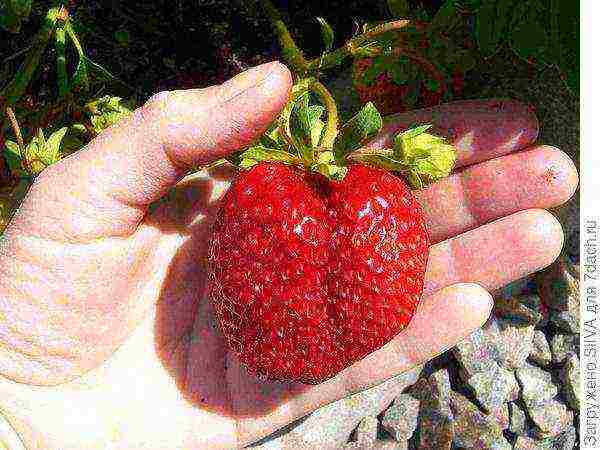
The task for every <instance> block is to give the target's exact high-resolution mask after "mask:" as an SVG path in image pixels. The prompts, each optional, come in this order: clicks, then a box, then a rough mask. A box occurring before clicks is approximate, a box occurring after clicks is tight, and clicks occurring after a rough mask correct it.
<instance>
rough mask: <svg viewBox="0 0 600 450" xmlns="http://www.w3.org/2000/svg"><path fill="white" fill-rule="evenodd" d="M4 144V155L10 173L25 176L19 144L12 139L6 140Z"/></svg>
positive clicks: (15, 175)
mask: <svg viewBox="0 0 600 450" xmlns="http://www.w3.org/2000/svg"><path fill="white" fill-rule="evenodd" d="M5 146H6V147H5V148H4V157H5V159H6V164H7V165H8V168H9V170H10V173H11V174H12V175H13V176H14V177H23V176H26V175H27V173H26V172H25V170H24V169H23V167H22V165H21V150H20V149H19V144H17V143H16V142H13V141H6V142H5Z"/></svg>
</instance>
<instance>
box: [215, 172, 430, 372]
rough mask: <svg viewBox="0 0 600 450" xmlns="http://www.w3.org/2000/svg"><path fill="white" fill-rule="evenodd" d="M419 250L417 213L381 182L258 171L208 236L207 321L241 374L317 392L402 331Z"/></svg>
mask: <svg viewBox="0 0 600 450" xmlns="http://www.w3.org/2000/svg"><path fill="white" fill-rule="evenodd" d="M428 249H429V246H428V239H427V232H426V229H425V222H424V219H423V212H422V210H421V208H420V206H419V205H418V204H417V202H416V201H415V199H414V197H413V195H412V193H411V191H410V189H409V188H408V186H407V185H406V184H405V183H404V182H403V181H402V180H401V179H400V178H398V177H396V176H394V175H392V174H390V173H389V172H386V171H384V170H381V169H377V168H372V167H368V166H365V165H358V164H357V165H352V166H351V167H350V168H349V171H348V173H347V175H346V176H345V178H344V179H343V180H341V181H332V180H328V179H327V178H325V177H324V176H322V175H320V174H316V175H314V176H307V175H306V173H302V172H300V171H299V170H298V169H295V168H293V167H291V166H286V165H283V164H281V163H270V162H263V163H260V164H258V165H256V166H254V167H253V168H252V169H251V170H250V171H248V172H245V173H242V174H241V176H240V177H239V178H238V179H237V180H236V181H235V183H234V184H233V186H232V187H231V189H230V191H229V192H228V193H227V196H226V198H225V201H224V204H223V207H222V209H221V213H220V215H219V218H218V220H217V222H216V225H215V231H214V234H213V238H212V245H211V248H210V260H211V264H212V277H213V280H214V281H216V282H215V283H214V286H213V290H212V292H213V293H212V296H213V297H212V298H213V302H214V305H215V310H216V314H217V317H218V319H219V322H220V324H221V327H222V330H223V332H224V335H225V338H226V340H227V342H228V344H229V345H230V347H231V348H232V349H234V351H235V352H236V353H237V354H238V356H239V358H240V360H241V361H242V363H244V364H245V365H246V366H247V367H249V368H252V370H254V371H255V372H257V373H259V374H263V375H268V376H270V377H274V378H277V379H286V380H294V381H301V382H305V383H315V382H320V381H323V380H325V379H327V378H329V377H331V376H333V375H334V374H336V373H337V372H339V371H341V370H342V369H344V368H345V367H347V366H349V365H350V364H352V363H353V362H355V361H357V360H359V359H361V358H362V357H364V356H365V355H367V354H369V353H371V352H372V351H374V350H376V349H378V348H379V347H381V346H382V345H384V344H385V343H386V342H388V341H389V340H390V339H391V338H393V337H394V336H395V335H396V334H398V333H399V332H400V331H401V330H402V329H404V328H405V327H406V326H407V325H408V323H409V322H410V319H411V318H412V316H413V314H414V312H415V309H416V307H417V305H418V303H419V298H420V296H421V292H422V290H423V275H424V273H425V267H426V262H427V254H428ZM217 280H218V281H217Z"/></svg>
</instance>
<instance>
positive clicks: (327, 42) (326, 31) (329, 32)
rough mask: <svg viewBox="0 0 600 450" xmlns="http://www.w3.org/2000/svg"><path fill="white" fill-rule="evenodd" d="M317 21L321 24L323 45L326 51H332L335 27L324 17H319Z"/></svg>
mask: <svg viewBox="0 0 600 450" xmlns="http://www.w3.org/2000/svg"><path fill="white" fill-rule="evenodd" d="M317 21H318V22H319V24H320V25H321V37H322V39H323V45H324V46H325V52H330V51H331V49H332V48H333V40H334V35H333V28H331V25H329V23H327V21H326V20H325V19H324V18H322V17H317Z"/></svg>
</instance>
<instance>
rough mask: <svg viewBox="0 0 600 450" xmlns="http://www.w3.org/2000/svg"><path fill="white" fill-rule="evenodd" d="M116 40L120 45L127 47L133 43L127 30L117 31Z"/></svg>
mask: <svg viewBox="0 0 600 450" xmlns="http://www.w3.org/2000/svg"><path fill="white" fill-rule="evenodd" d="M115 40H116V41H117V43H118V44H119V45H122V46H124V47H127V46H128V45H129V43H130V42H131V35H130V34H129V31H127V30H117V31H115Z"/></svg>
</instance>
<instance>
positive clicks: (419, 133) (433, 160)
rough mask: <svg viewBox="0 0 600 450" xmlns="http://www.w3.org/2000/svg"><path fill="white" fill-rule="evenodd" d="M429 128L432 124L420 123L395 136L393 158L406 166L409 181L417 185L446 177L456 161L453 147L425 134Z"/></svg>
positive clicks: (443, 140) (436, 137) (418, 186)
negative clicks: (420, 124)
mask: <svg viewBox="0 0 600 450" xmlns="http://www.w3.org/2000/svg"><path fill="white" fill-rule="evenodd" d="M429 128H431V125H422V126H419V127H416V128H413V129H409V130H407V131H405V132H403V133H400V134H398V135H396V137H395V138H394V157H395V159H396V160H398V161H399V162H400V163H402V164H405V165H406V167H407V169H406V171H407V172H408V176H409V181H410V182H411V184H412V185H413V186H414V187H416V188H421V187H423V186H424V185H426V184H429V183H432V182H434V181H436V180H439V179H440V178H444V177H447V176H448V175H449V174H450V171H451V170H452V168H453V167H454V163H455V162H456V149H455V147H454V146H452V145H450V144H447V143H446V141H445V139H444V138H441V137H439V136H435V135H433V134H429V133H426V131H427V130H428V129H429Z"/></svg>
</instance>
